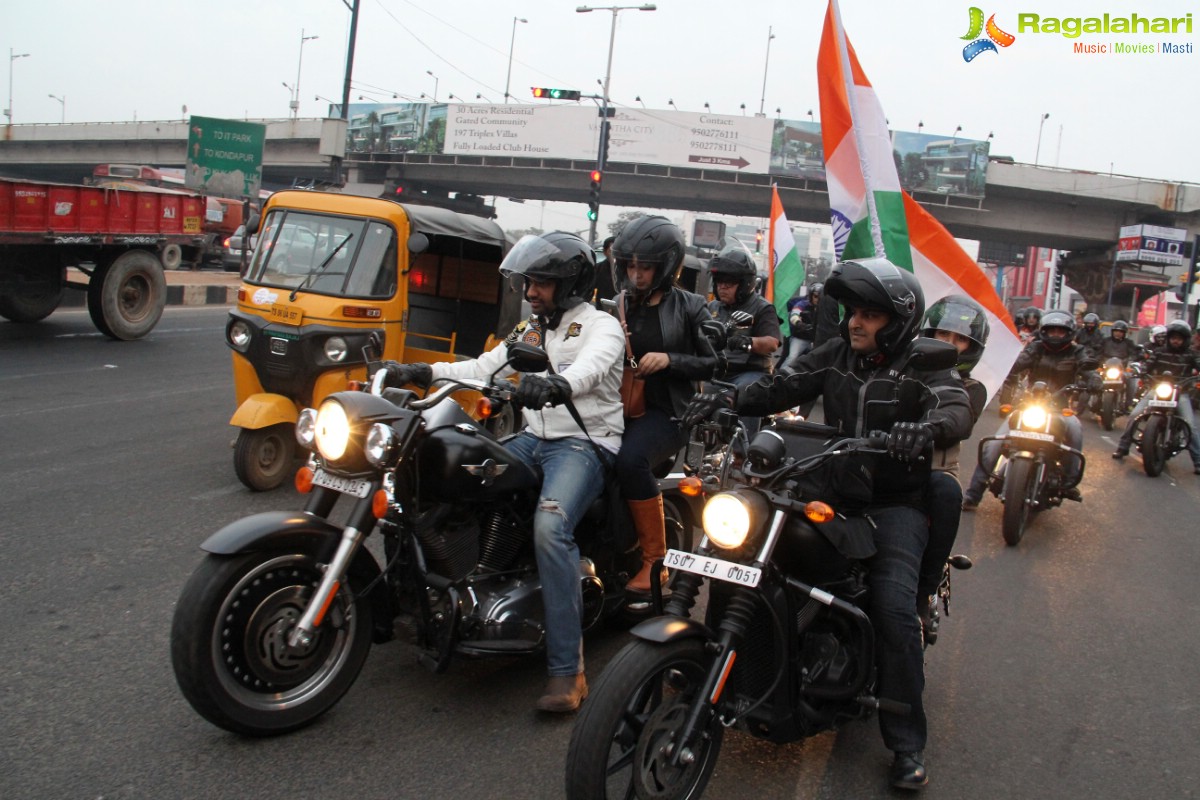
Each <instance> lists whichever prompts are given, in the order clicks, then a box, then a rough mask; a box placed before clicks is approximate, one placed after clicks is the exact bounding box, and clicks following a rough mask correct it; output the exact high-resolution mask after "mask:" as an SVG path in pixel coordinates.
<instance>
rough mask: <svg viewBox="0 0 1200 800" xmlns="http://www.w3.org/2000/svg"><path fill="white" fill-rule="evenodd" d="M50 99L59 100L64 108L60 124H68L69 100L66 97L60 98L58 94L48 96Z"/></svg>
mask: <svg viewBox="0 0 1200 800" xmlns="http://www.w3.org/2000/svg"><path fill="white" fill-rule="evenodd" d="M48 97H49V98H50V99H51V100H57V101H58V102H59V104H60V105H61V106H62V117H61V118H60V119H59V122H66V121H67V98H66V97H65V96H63V97H59V96H58V95H56V94H52V95H48Z"/></svg>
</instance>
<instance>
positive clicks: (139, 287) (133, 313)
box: [87, 250, 167, 342]
mask: <svg viewBox="0 0 1200 800" xmlns="http://www.w3.org/2000/svg"><path fill="white" fill-rule="evenodd" d="M166 304H167V279H166V278H165V277H164V276H163V270H162V264H161V263H160V262H159V260H158V258H157V257H156V256H155V255H154V254H153V253H150V252H147V251H145V250H127V251H126V252H124V253H122V254H121V255H119V256H117V257H116V259H114V260H113V261H111V262H110V263H107V264H102V265H100V266H98V267H96V271H95V272H93V273H92V279H91V282H90V283H88V294H87V305H88V314H89V315H90V316H91V318H92V323H93V324H94V325H95V326H96V328H97V330H99V331H100V332H101V333H103V334H104V335H105V336H108V337H110V338H112V339H119V340H121V341H126V342H128V341H131V340H133V339H140V338H141V337H143V336H145V335H146V334H147V333H149V332H150V331H152V330H154V326H155V325H157V324H158V320H159V318H160V317H161V316H162V312H163V307H164V306H165V305H166Z"/></svg>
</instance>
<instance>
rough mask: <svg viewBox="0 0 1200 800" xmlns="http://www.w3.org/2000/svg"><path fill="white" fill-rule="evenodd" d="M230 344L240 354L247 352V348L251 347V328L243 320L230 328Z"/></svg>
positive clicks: (237, 321)
mask: <svg viewBox="0 0 1200 800" xmlns="http://www.w3.org/2000/svg"><path fill="white" fill-rule="evenodd" d="M229 343H230V344H231V345H233V346H234V348H235V349H236V350H237V351H238V352H239V353H244V352H246V348H247V347H248V346H249V345H250V326H249V325H247V324H246V323H245V322H243V321H242V320H240V319H239V320H236V321H235V322H234V323H233V324H231V325H230V326H229Z"/></svg>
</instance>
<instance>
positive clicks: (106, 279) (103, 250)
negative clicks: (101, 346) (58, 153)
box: [0, 178, 206, 340]
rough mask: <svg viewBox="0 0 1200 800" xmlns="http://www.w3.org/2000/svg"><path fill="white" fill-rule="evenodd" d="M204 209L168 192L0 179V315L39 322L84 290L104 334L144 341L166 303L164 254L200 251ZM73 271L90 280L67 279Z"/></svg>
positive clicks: (199, 200)
mask: <svg viewBox="0 0 1200 800" xmlns="http://www.w3.org/2000/svg"><path fill="white" fill-rule="evenodd" d="M205 209H206V199H205V198H204V197H203V196H201V195H199V194H193V193H189V192H180V191H176V190H170V189H159V188H153V187H139V188H129V189H114V188H103V187H97V186H74V185H69V184H61V183H47V182H42V181H26V180H16V179H11V178H0V316H3V317H4V318H5V319H8V320H11V321H13V322H37V321H38V320H40V319H44V318H45V317H47V316H49V315H50V313H51V312H53V311H54V309H56V308H58V304H59V302H60V301H61V300H62V297H63V293H64V292H65V290H66V289H67V288H71V289H82V290H84V291H86V292H87V308H88V313H89V314H90V315H91V318H92V322H93V323H94V324H95V325H96V327H97V328H98V329H99V330H100V331H101V332H102V333H104V334H105V335H106V336H110V337H112V338H114V339H123V340H130V339H137V338H140V337H142V336H145V335H146V334H147V333H149V332H150V331H151V330H152V329H153V328H154V326H155V325H156V324H158V320H159V317H160V316H162V310H163V306H164V305H165V304H166V299H167V286H166V279H165V278H164V276H163V263H162V254H163V253H164V252H170V251H171V246H172V245H175V246H178V247H179V248H184V249H191V248H195V247H198V246H202V242H203V241H204V240H205V236H206V234H205V232H204V215H205ZM67 267H76V268H77V269H78V270H79V271H80V272H82V273H83V274H84V275H86V276H88V281H87V282H86V283H83V282H74V281H69V280H68V279H67Z"/></svg>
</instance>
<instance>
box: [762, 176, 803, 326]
mask: <svg viewBox="0 0 1200 800" xmlns="http://www.w3.org/2000/svg"><path fill="white" fill-rule="evenodd" d="M767 250H768V251H769V252H770V253H771V270H770V272H768V273H767V299H768V300H770V301H771V303H772V305H774V306H775V313H776V314H778V315H779V319H780V320H782V321H783V324H785V325H786V324H787V318H788V314H787V302H788V300H790V299H791V297H792V295H794V294H795V293H796V290H797V289H799V288H800V285H801V284H803V283H804V264H803V262H801V261H800V254H799V253H798V252H796V237H794V236H792V228H791V226H790V225H788V221H787V217H786V216H784V213H783V203H781V202H780V201H779V189H778V188H777V187H776V186H775V185H774V184H772V185H771V231H770V237H769V238H768V247H767Z"/></svg>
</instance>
